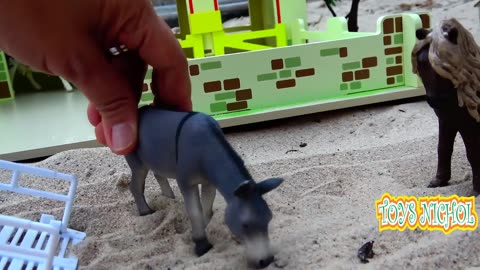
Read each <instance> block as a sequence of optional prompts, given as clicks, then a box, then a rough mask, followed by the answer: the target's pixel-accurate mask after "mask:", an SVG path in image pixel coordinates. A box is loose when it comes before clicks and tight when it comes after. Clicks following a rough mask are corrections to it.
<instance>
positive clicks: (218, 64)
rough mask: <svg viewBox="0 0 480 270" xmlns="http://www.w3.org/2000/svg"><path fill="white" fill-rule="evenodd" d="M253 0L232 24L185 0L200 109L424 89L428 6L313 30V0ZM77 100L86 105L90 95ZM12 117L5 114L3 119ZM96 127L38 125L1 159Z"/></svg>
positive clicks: (306, 109) (288, 105)
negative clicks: (240, 21)
mask: <svg viewBox="0 0 480 270" xmlns="http://www.w3.org/2000/svg"><path fill="white" fill-rule="evenodd" d="M248 2H249V15H250V25H245V26H239V27H232V28H228V27H224V25H223V24H222V19H221V12H222V11H221V9H220V8H219V5H218V2H217V1H216V0H210V1H207V0H178V1H177V13H178V19H179V26H180V30H179V33H178V34H176V36H177V39H178V42H179V43H180V44H181V46H182V47H183V48H184V51H185V53H186V55H187V56H188V58H189V59H188V62H189V72H190V78H191V82H192V103H193V110H194V111H198V112H203V113H206V114H208V115H210V116H213V117H214V118H215V119H216V120H217V121H218V122H219V123H220V125H221V126H222V127H228V126H235V125H242V124H247V123H253V122H260V121H266V120H273V119H279V118H285V117H291V116H298V115H303V114H308V113H316V112H321V111H327V110H334V109H340V108H346V107H353V106H359V105H365V104H372V103H377V102H383V101H389V100H395V99H402V98H409V97H414V96H421V95H424V94H425V90H424V89H423V86H422V85H421V81H420V80H419V79H418V77H417V76H416V75H415V74H413V73H412V72H411V70H412V66H411V54H410V52H411V50H412V49H413V46H414V45H415V41H416V38H415V31H416V30H417V29H420V28H426V29H429V28H430V24H431V17H430V14H429V13H427V12H420V13H403V14H396V15H386V16H383V17H380V18H378V21H377V30H376V31H375V32H349V31H348V30H347V29H348V27H347V20H346V19H345V18H343V17H333V18H330V19H329V20H328V22H327V25H326V29H325V30H324V31H309V30H308V29H307V28H306V27H307V10H306V9H307V8H306V1H291V0H261V1H260V0H249V1H248ZM0 54H2V53H1V52H0ZM1 57H2V58H1V59H4V57H3V56H1ZM3 64H5V63H3ZM1 65H2V64H1V63H0V66H1ZM4 69H5V68H4ZM1 70H2V69H1V68H0V71H1ZM2 74H3V76H2V75H1V74H0V81H2V80H3V83H2V82H0V84H1V85H0V90H1V91H0V101H1V100H2V99H3V100H10V101H9V102H15V100H13V101H12V97H13V90H12V83H11V82H10V81H9V76H8V73H2ZM151 77H152V71H151V69H149V70H148V71H147V74H146V77H145V81H144V82H145V83H144V85H143V91H144V92H143V93H142V98H141V101H140V103H139V106H143V105H146V104H150V103H151V102H152V101H153V95H152V93H151V90H150V86H149V83H150V82H151ZM72 94H74V93H70V96H73V95H72ZM77 98H81V97H78V96H77ZM40 99H41V97H39V96H36V97H35V102H32V101H29V102H25V103H23V104H25V105H24V106H25V107H26V106H27V105H29V107H30V108H31V107H32V106H31V104H32V103H33V104H34V106H41V104H42V102H39V100H40ZM51 99H53V98H52V97H49V101H50V100H51ZM65 99H67V98H65ZM70 100H71V98H70V99H69V100H68V101H66V102H71V101H70ZM22 102H23V100H22ZM78 102H79V103H80V102H84V103H86V102H85V101H84V100H83V99H82V100H81V101H78ZM46 103H48V101H45V102H43V104H46ZM58 103H59V102H57V103H55V104H56V106H57V107H59V105H58ZM82 104H83V103H82ZM1 105H2V103H1V102H0V106H1ZM45 106H51V105H45ZM3 107H5V108H8V109H7V110H9V111H10V112H11V113H12V114H16V116H15V119H16V122H15V129H18V130H19V131H18V132H17V133H19V134H21V133H22V132H23V130H26V129H27V127H29V126H30V125H31V123H30V122H31V120H29V119H31V118H30V116H24V115H20V114H21V112H20V111H19V110H20V109H19V108H20V106H18V105H16V106H3ZM0 109H1V108H0ZM48 109H49V110H53V109H52V108H48ZM80 109H81V110H85V109H84V108H83V107H82V108H80V107H79V106H76V105H68V106H65V107H64V108H62V109H58V112H50V115H62V117H61V118H59V117H57V119H55V122H53V120H52V122H51V123H50V125H55V124H58V123H59V122H61V121H62V118H64V119H65V120H64V121H65V122H66V125H68V124H67V123H71V122H72V121H73V120H72V118H73V117H71V114H68V113H67V112H70V111H76V110H80ZM7 113H8V112H7ZM78 114H80V112H78ZM81 114H82V116H83V115H84V112H81ZM12 118H13V116H9V117H8V118H6V119H2V118H1V117H0V123H1V122H2V121H3V122H5V123H6V122H8V121H9V120H10V119H12ZM22 119H25V120H24V121H23V123H20V120H22ZM67 119H68V120H67ZM82 119H83V118H82ZM82 119H78V121H81V120H82ZM67 121H69V122H67ZM11 126H12V125H11V124H9V126H8V127H9V128H10V127H11ZM46 126H48V123H47V124H46ZM89 128H90V126H89V125H87V124H85V125H82V126H81V128H80V127H78V128H76V129H75V130H73V127H72V130H71V131H69V132H66V131H65V132H63V133H62V134H58V133H55V134H53V133H52V132H51V131H50V129H46V128H45V129H43V130H39V134H40V135H41V136H43V137H41V136H40V137H38V142H36V143H35V144H34V143H33V142H32V143H29V145H28V146H23V145H20V144H19V143H17V144H16V145H15V146H11V147H9V146H5V148H6V149H5V150H2V149H1V148H0V158H4V159H9V160H15V158H18V157H20V156H21V157H22V158H33V157H37V156H40V155H48V154H54V153H56V152H58V151H64V150H67V149H71V148H74V147H79V146H80V145H85V144H86V142H91V143H92V144H93V143H94V136H90V135H89V134H92V133H93V132H92V131H91V130H86V129H89ZM12 132H13V131H12ZM43 134H45V135H43ZM52 137H55V138H56V139H55V144H54V143H52V142H51V141H49V139H50V138H52ZM0 140H1V137H0ZM23 141H24V142H25V140H23Z"/></svg>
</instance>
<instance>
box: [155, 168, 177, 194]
mask: <svg viewBox="0 0 480 270" xmlns="http://www.w3.org/2000/svg"><path fill="white" fill-rule="evenodd" d="M153 176H155V179H157V182H158V184H159V185H160V188H161V189H162V194H163V196H165V197H167V198H170V199H174V198H175V194H173V190H172V188H171V187H170V184H169V183H168V179H167V178H166V177H163V176H161V175H159V174H157V173H153Z"/></svg>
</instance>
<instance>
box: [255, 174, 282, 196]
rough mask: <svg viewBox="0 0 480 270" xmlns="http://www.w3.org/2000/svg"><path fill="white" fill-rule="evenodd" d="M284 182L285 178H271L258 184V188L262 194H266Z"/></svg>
mask: <svg viewBox="0 0 480 270" xmlns="http://www.w3.org/2000/svg"><path fill="white" fill-rule="evenodd" d="M282 182H283V178H270V179H267V180H264V181H262V182H260V183H258V184H257V190H258V192H259V193H260V194H265V193H267V192H270V191H272V190H274V189H276V188H277V187H278V186H280V184H281V183H282Z"/></svg>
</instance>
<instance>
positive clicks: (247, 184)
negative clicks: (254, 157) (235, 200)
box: [233, 180, 255, 197]
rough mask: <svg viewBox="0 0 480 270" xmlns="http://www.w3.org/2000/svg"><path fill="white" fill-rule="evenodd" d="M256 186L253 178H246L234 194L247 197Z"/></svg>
mask: <svg viewBox="0 0 480 270" xmlns="http://www.w3.org/2000/svg"><path fill="white" fill-rule="evenodd" d="M254 187H255V182H253V181H251V180H245V181H243V182H242V183H240V185H238V187H237V188H236V189H235V191H234V192H233V194H234V195H235V196H238V197H246V196H247V195H248V194H249V193H250V192H252V190H253V188H254Z"/></svg>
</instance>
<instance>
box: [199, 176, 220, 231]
mask: <svg viewBox="0 0 480 270" xmlns="http://www.w3.org/2000/svg"><path fill="white" fill-rule="evenodd" d="M216 193H217V189H216V188H215V186H214V185H212V184H209V183H205V184H202V199H201V200H202V209H203V216H204V217H205V224H208V223H209V222H210V219H211V218H212V216H213V209H212V208H213V202H214V201H215V195H216Z"/></svg>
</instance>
